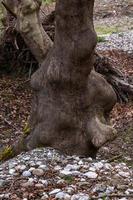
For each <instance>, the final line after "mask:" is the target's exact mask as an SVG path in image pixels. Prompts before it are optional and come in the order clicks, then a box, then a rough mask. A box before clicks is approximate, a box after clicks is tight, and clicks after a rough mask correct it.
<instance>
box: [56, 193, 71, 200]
mask: <svg viewBox="0 0 133 200" xmlns="http://www.w3.org/2000/svg"><path fill="white" fill-rule="evenodd" d="M55 199H62V200H70V199H71V196H70V195H69V194H67V193H65V192H59V193H57V194H56V195H55Z"/></svg>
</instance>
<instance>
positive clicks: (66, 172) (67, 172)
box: [60, 170, 72, 176]
mask: <svg viewBox="0 0 133 200" xmlns="http://www.w3.org/2000/svg"><path fill="white" fill-rule="evenodd" d="M60 174H61V175H65V176H68V175H72V172H70V171H68V170H61V171H60Z"/></svg>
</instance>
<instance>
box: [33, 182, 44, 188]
mask: <svg viewBox="0 0 133 200" xmlns="http://www.w3.org/2000/svg"><path fill="white" fill-rule="evenodd" d="M35 187H36V188H43V187H44V185H43V184H41V183H37V184H35Z"/></svg>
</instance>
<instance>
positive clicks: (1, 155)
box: [0, 146, 14, 161]
mask: <svg viewBox="0 0 133 200" xmlns="http://www.w3.org/2000/svg"><path fill="white" fill-rule="evenodd" d="M13 155H14V153H13V148H12V147H11V146H7V147H5V148H4V149H3V150H2V151H1V152H0V161H5V160H7V159H9V158H12V157H13Z"/></svg>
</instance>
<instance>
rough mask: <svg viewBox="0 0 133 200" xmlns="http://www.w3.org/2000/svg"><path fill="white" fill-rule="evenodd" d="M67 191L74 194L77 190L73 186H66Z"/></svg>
mask: <svg viewBox="0 0 133 200" xmlns="http://www.w3.org/2000/svg"><path fill="white" fill-rule="evenodd" d="M66 191H67V193H68V194H74V191H75V190H74V188H73V187H67V188H66Z"/></svg>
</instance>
